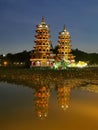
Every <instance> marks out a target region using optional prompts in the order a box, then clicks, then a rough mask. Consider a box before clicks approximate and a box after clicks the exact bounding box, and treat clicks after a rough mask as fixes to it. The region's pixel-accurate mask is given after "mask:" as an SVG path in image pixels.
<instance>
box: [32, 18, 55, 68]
mask: <svg viewBox="0 0 98 130" xmlns="http://www.w3.org/2000/svg"><path fill="white" fill-rule="evenodd" d="M52 49H53V48H52V44H51V40H50V30H49V26H48V25H47V24H46V23H45V20H44V17H42V21H41V23H40V24H38V25H37V26H36V35H35V46H34V53H32V54H31V59H30V61H31V67H33V66H50V65H51V64H52V62H53V60H54V59H52Z"/></svg>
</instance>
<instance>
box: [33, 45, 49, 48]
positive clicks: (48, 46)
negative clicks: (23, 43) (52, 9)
mask: <svg viewBox="0 0 98 130" xmlns="http://www.w3.org/2000/svg"><path fill="white" fill-rule="evenodd" d="M44 46H45V48H46V47H50V45H49V44H48V45H47V44H46V45H43V44H41V45H39V44H36V46H34V47H36V48H37V47H44Z"/></svg>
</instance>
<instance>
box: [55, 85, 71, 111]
mask: <svg viewBox="0 0 98 130" xmlns="http://www.w3.org/2000/svg"><path fill="white" fill-rule="evenodd" d="M57 100H58V107H59V108H61V109H62V110H66V109H67V108H68V107H69V103H70V87H69V86H64V87H60V86H59V87H57Z"/></svg>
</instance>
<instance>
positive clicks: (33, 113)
mask: <svg viewBox="0 0 98 130" xmlns="http://www.w3.org/2000/svg"><path fill="white" fill-rule="evenodd" d="M89 87H90V86H89ZM94 89H95V86H94ZM96 89H97V86H96ZM82 90H84V91H81V88H79V89H78V88H76V89H72V90H71V88H70V86H61V85H56V87H55V88H54V89H53V88H49V87H47V86H42V87H40V88H39V87H37V88H36V89H31V88H29V87H23V86H17V85H13V84H8V83H3V82H1V83H0V130H31V129H34V130H46V129H47V130H65V129H67V130H73V129H76V130H78V129H79V130H86V129H89V130H92V129H94V130H96V129H98V124H97V122H98V94H96V93H94V91H93V93H91V92H92V91H91V92H88V91H87V90H88V89H87V88H86V90H85V89H84V88H83V87H82ZM89 90H90V88H89ZM91 90H92V89H91Z"/></svg>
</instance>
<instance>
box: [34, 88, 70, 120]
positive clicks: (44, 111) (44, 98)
mask: <svg viewBox="0 0 98 130" xmlns="http://www.w3.org/2000/svg"><path fill="white" fill-rule="evenodd" d="M70 89H71V88H70V87H69V86H64V87H60V86H58V87H56V89H55V90H56V91H57V102H58V108H60V109H61V110H66V109H67V108H68V107H69V103H70ZM50 92H51V89H50V87H46V86H42V87H39V88H38V89H36V90H35V92H34V109H35V113H36V115H37V117H39V118H41V119H44V118H46V117H47V116H48V110H49V99H50V94H51V93H50ZM50 107H51V106H50Z"/></svg>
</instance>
